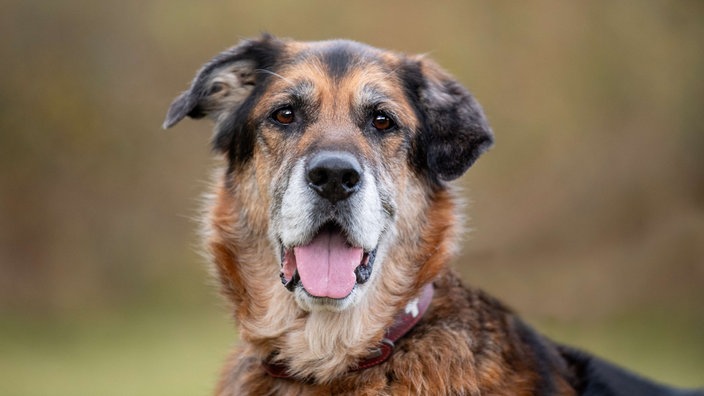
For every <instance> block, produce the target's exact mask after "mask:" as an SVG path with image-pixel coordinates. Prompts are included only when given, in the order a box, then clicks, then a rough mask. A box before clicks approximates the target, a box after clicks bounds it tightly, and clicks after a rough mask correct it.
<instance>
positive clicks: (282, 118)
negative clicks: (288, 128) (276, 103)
mask: <svg viewBox="0 0 704 396" xmlns="http://www.w3.org/2000/svg"><path fill="white" fill-rule="evenodd" d="M271 118H272V119H273V120H274V121H276V122H278V123H279V124H283V125H288V124H290V123H292V122H293V121H294V120H295V119H296V116H295V113H294V112H293V109H292V108H291V107H289V106H286V107H282V108H280V109H278V110H276V111H275V112H274V113H273V114H272V115H271Z"/></svg>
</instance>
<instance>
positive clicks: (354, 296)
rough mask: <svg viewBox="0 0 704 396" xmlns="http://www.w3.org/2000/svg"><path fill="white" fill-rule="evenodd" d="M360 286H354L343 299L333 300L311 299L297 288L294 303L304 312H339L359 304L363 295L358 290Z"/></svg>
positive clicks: (299, 287)
mask: <svg viewBox="0 0 704 396" xmlns="http://www.w3.org/2000/svg"><path fill="white" fill-rule="evenodd" d="M361 286H362V285H355V287H354V289H352V292H351V293H350V294H349V295H348V296H347V297H345V298H340V299H333V298H324V297H313V296H311V295H310V294H308V293H307V292H306V291H305V290H303V287H302V286H300V285H299V286H297V287H296V290H295V291H294V296H295V298H296V303H298V306H299V307H301V309H302V310H304V311H306V312H315V311H331V312H341V311H344V310H346V309H349V308H352V307H354V306H356V305H357V304H359V302H360V301H361V299H362V295H363V294H364V293H362V292H360V290H359V288H360V287H361Z"/></svg>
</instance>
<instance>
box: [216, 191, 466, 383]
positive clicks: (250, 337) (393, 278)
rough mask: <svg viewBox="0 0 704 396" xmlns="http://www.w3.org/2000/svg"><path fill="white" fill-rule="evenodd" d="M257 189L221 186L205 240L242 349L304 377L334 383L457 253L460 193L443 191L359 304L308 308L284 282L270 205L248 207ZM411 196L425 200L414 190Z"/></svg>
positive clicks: (394, 251) (390, 254)
mask: <svg viewBox="0 0 704 396" xmlns="http://www.w3.org/2000/svg"><path fill="white" fill-rule="evenodd" d="M257 188H258V187H257V186H256V185H254V184H253V183H252V184H250V185H238V186H237V191H232V190H231V189H227V188H217V189H216V191H218V195H217V196H215V197H213V200H214V202H213V204H214V205H212V206H211V207H212V208H213V209H212V211H211V213H210V214H209V218H210V221H211V224H210V227H209V229H208V230H207V231H206V233H205V237H206V242H207V244H208V247H209V251H210V254H211V256H212V257H211V259H212V262H213V264H214V266H215V270H216V276H217V278H218V280H219V281H220V284H221V289H222V291H223V293H224V294H225V296H226V297H227V298H228V299H229V300H230V301H231V302H232V303H233V309H234V314H235V319H236V320H237V322H238V323H239V326H240V337H241V340H242V343H243V345H241V347H243V348H244V349H246V350H247V351H248V353H250V354H252V355H254V357H256V358H259V359H262V360H263V359H265V358H267V357H269V356H272V355H273V354H275V356H276V359H277V360H276V361H278V362H285V364H286V365H287V366H288V368H289V370H290V371H291V372H293V373H295V374H296V376H298V377H301V378H306V377H307V378H315V379H316V380H317V381H329V380H331V379H333V378H335V377H336V376H339V375H340V374H342V373H344V372H346V371H347V370H348V368H349V367H353V366H354V365H355V364H356V363H357V362H359V361H361V360H363V359H364V358H365V357H367V356H368V355H369V351H370V350H372V349H373V348H375V347H376V346H378V343H379V342H380V341H381V340H382V339H383V337H384V334H385V331H386V330H387V329H388V328H389V327H391V326H392V325H393V323H394V319H395V317H396V315H397V313H398V312H399V311H400V310H402V309H403V307H405V306H406V304H408V302H409V301H410V300H412V299H413V298H415V297H417V296H418V295H419V294H420V292H421V290H422V289H423V287H424V286H425V285H426V284H428V283H430V282H432V280H433V279H434V278H435V277H436V276H437V275H438V274H439V273H440V272H441V271H443V270H444V269H445V263H446V262H447V261H448V259H449V256H450V255H451V254H452V253H453V252H454V239H455V238H454V237H455V235H456V233H457V230H456V229H454V228H453V227H452V226H451V225H452V224H455V223H456V222H455V221H454V217H455V203H454V198H453V196H454V195H453V193H452V192H451V191H449V190H444V189H443V190H439V191H436V192H434V194H436V195H435V196H434V197H433V199H432V200H430V199H425V198H424V199H422V201H423V202H432V206H430V204H429V206H428V207H427V208H425V209H426V210H425V211H424V212H421V213H424V214H425V215H426V219H425V222H424V224H425V227H422V229H421V230H419V233H418V235H414V236H408V235H404V236H403V237H399V238H396V240H398V241H404V243H403V244H402V243H397V244H395V245H394V246H393V247H392V248H390V249H389V251H388V253H387V255H386V257H385V259H384V263H383V265H381V266H380V268H379V271H380V273H379V274H378V279H376V282H377V284H376V285H375V287H373V288H371V289H370V290H368V291H367V293H366V294H365V295H364V297H363V298H362V300H361V301H360V302H359V303H358V304H357V305H355V306H354V307H351V308H349V309H346V310H344V311H342V312H330V311H313V312H305V311H303V310H302V309H301V308H300V307H299V306H298V304H297V303H296V301H295V300H294V297H293V294H292V293H290V292H289V291H288V290H286V289H285V288H284V287H283V286H281V284H280V282H279V281H278V279H279V268H278V266H277V265H275V263H276V258H275V255H274V253H273V251H272V249H271V247H270V244H269V242H268V238H267V232H266V226H267V225H268V217H267V216H268V215H267V213H266V210H265V209H262V208H266V206H265V205H262V204H261V202H259V203H257V205H252V206H250V207H246V206H245V203H246V202H249V201H251V199H249V200H248V199H242V198H240V197H239V195H243V194H248V193H250V194H251V193H252V192H251V191H250V190H252V189H257ZM250 197H251V196H250ZM404 199H408V200H416V201H415V202H414V204H416V205H417V204H418V201H417V199H418V197H417V196H414V195H413V194H408V197H404ZM399 204H400V205H402V204H406V203H405V202H399ZM408 204H410V203H408ZM397 221H399V222H401V221H408V222H412V221H417V220H415V219H398V220H397ZM405 229H408V227H406V228H405ZM427 252H432V253H430V254H428V253H427Z"/></svg>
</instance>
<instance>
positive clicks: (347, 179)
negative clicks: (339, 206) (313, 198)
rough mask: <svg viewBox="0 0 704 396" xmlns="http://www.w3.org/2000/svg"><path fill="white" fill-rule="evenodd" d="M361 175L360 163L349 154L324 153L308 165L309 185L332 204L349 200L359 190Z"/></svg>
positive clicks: (312, 158)
mask: <svg viewBox="0 0 704 396" xmlns="http://www.w3.org/2000/svg"><path fill="white" fill-rule="evenodd" d="M361 175H362V167H361V166H360V165H359V161H357V159H356V158H355V157H354V155H352V154H350V153H347V152H342V151H322V152H319V153H316V154H315V155H313V157H311V158H310V159H309V160H308V163H307V164H306V179H307V180H308V185H309V186H310V188H312V189H313V190H315V192H317V193H318V194H319V195H320V196H321V197H323V198H325V199H327V200H328V201H330V202H332V203H336V202H337V201H342V200H343V199H347V198H348V197H349V196H350V195H352V194H354V192H355V191H357V190H359V186H360V184H361Z"/></svg>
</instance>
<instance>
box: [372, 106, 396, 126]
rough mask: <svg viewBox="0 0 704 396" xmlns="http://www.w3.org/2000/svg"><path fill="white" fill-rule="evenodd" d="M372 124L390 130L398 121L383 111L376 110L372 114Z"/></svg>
mask: <svg viewBox="0 0 704 396" xmlns="http://www.w3.org/2000/svg"><path fill="white" fill-rule="evenodd" d="M372 125H374V128H376V129H377V130H379V131H388V130H389V129H392V128H393V127H395V126H396V123H395V122H394V120H393V119H391V117H389V116H388V115H387V114H386V113H384V112H383V111H375V112H374V115H373V116H372Z"/></svg>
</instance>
